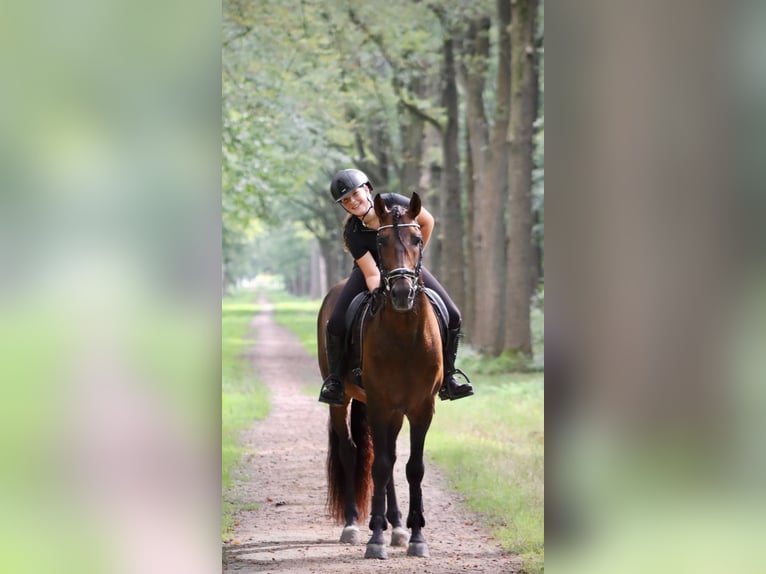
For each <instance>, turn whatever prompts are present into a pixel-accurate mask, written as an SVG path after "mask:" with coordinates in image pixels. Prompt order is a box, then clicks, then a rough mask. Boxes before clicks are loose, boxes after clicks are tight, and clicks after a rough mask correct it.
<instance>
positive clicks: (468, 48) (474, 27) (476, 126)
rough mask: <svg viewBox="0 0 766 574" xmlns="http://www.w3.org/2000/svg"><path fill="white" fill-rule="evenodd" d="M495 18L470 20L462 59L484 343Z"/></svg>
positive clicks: (475, 311)
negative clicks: (488, 109)
mask: <svg viewBox="0 0 766 574" xmlns="http://www.w3.org/2000/svg"><path fill="white" fill-rule="evenodd" d="M490 26H491V20H490V19H489V18H482V19H480V20H474V21H471V22H469V23H468V30H467V33H466V37H465V40H464V50H463V54H462V58H461V71H462V73H461V79H462V81H463V91H464V93H465V119H466V134H467V135H466V138H467V148H468V150H467V151H468V152H469V158H468V159H469V162H470V167H471V169H470V172H469V173H470V176H471V180H470V183H469V187H470V188H471V189H472V190H473V201H472V203H471V207H472V216H473V217H472V220H471V236H470V239H471V256H470V259H471V264H470V268H471V270H472V274H471V278H470V282H471V284H472V286H473V290H472V291H473V296H472V298H471V303H472V304H471V309H470V314H471V316H472V321H471V323H470V324H469V331H470V333H471V337H470V338H471V342H472V343H473V344H474V345H481V342H482V341H483V340H484V339H483V337H482V332H483V330H484V327H485V326H484V325H483V324H482V317H481V316H480V315H481V311H480V309H481V308H482V298H483V296H484V291H483V289H482V286H483V284H484V283H485V280H484V278H483V277H482V275H483V273H484V267H483V262H482V261H481V253H482V250H483V249H484V248H485V247H486V245H485V244H486V236H485V234H484V232H483V231H484V227H485V225H484V220H485V219H486V217H487V216H486V212H487V207H486V205H485V203H486V202H485V201H484V198H485V193H484V175H485V157H484V154H485V150H486V149H487V148H488V145H489V127H488V125H487V118H486V114H485V112H484V86H485V83H486V73H487V65H488V64H487V60H488V58H489V30H490Z"/></svg>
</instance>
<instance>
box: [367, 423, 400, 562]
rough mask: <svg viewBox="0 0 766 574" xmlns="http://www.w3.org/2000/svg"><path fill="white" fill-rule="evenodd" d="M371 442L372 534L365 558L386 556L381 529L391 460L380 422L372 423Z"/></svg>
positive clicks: (385, 431) (383, 557)
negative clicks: (373, 451)
mask: <svg viewBox="0 0 766 574" xmlns="http://www.w3.org/2000/svg"><path fill="white" fill-rule="evenodd" d="M372 444H373V447H374V450H375V459H374V461H373V463H372V483H373V491H372V508H371V510H370V530H372V536H370V539H369V540H368V541H367V550H366V551H365V553H364V557H365V558H378V559H381V560H385V559H386V558H388V553H387V552H386V544H385V540H384V539H383V531H384V530H386V528H387V525H386V516H385V513H386V492H387V488H388V484H389V482H390V481H391V474H392V470H393V462H392V460H391V455H390V450H389V448H388V429H387V428H386V427H385V426H384V425H381V424H374V423H373V424H372Z"/></svg>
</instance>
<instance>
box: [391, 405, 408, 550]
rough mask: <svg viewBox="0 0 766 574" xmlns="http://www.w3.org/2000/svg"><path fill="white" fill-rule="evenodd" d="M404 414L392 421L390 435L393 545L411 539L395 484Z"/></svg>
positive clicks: (401, 544) (399, 544) (404, 542)
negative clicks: (398, 446) (397, 448)
mask: <svg viewBox="0 0 766 574" xmlns="http://www.w3.org/2000/svg"><path fill="white" fill-rule="evenodd" d="M403 420H404V417H403V415H400V416H399V417H398V418H397V419H395V420H394V421H393V422H392V425H391V429H390V431H389V436H388V447H389V456H390V458H391V479H390V480H389V481H388V487H386V502H387V509H386V518H387V519H388V523H389V524H390V525H391V546H402V547H404V546H407V543H408V542H409V541H410V533H409V532H408V531H407V529H406V528H404V527H403V526H402V513H401V512H400V511H399V502H398V500H397V499H396V487H395V485H394V483H395V481H394V474H393V472H394V467H395V466H396V439H397V437H398V436H399V431H400V430H401V428H402V422H403Z"/></svg>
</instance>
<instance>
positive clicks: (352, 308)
mask: <svg viewBox="0 0 766 574" xmlns="http://www.w3.org/2000/svg"><path fill="white" fill-rule="evenodd" d="M422 289H423V292H424V293H425V294H426V297H427V298H428V300H429V301H430V303H431V306H432V307H433V309H434V312H435V313H436V318H437V321H438V323H439V333H440V334H441V339H442V346H444V345H446V343H447V326H448V324H449V314H448V313H447V306H446V305H445V304H444V301H443V300H442V298H441V297H440V296H439V294H438V293H437V292H436V291H434V290H433V289H429V288H428V287H423V288H422ZM374 303H375V301H374V298H373V295H372V293H370V292H369V291H367V290H365V291H362V292H361V293H359V294H358V295H357V296H356V297H354V299H353V300H352V301H351V304H350V305H349V306H348V309H346V317H345V326H346V340H345V341H344V347H345V352H346V358H347V364H348V368H349V369H350V370H351V373H352V374H353V375H354V377H353V382H354V383H356V384H357V385H359V386H360V387H364V385H363V384H362V332H363V330H364V324H365V321H366V320H367V319H368V318H369V317H372V316H373V315H374V314H375V311H376V309H375V307H374Z"/></svg>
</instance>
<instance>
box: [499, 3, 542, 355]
mask: <svg viewBox="0 0 766 574" xmlns="http://www.w3.org/2000/svg"><path fill="white" fill-rule="evenodd" d="M512 10H513V38H512V46H513V47H512V62H513V63H512V66H513V95H512V101H511V110H512V121H511V126H512V134H513V139H512V143H511V162H510V180H511V193H510V198H509V202H508V210H509V213H510V229H509V236H508V264H507V268H508V287H509V288H508V290H507V299H506V308H507V322H506V328H505V347H506V348H507V349H510V350H513V351H517V352H520V353H523V354H524V355H527V356H530V355H531V354H532V332H531V327H530V317H529V304H530V299H531V296H532V281H531V278H532V275H533V272H534V269H533V266H534V261H533V257H532V255H533V251H532V169H533V167H534V163H533V153H534V137H533V136H534V122H535V118H536V116H537V92H538V72H537V58H536V50H535V37H534V36H535V24H536V22H537V0H516V1H515V2H514V3H513V7H512Z"/></svg>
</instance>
